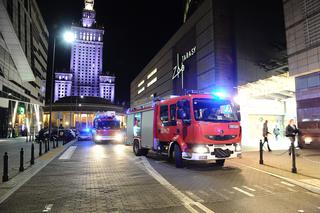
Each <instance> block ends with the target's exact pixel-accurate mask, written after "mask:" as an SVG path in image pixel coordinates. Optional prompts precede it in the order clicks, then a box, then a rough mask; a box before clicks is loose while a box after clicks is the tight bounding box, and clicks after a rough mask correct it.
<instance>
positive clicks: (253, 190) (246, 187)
mask: <svg viewBox="0 0 320 213" xmlns="http://www.w3.org/2000/svg"><path fill="white" fill-rule="evenodd" d="M242 187H243V188H245V189H248V190H250V191H252V192H255V191H256V190H255V189H251V188H249V187H248V186H242Z"/></svg>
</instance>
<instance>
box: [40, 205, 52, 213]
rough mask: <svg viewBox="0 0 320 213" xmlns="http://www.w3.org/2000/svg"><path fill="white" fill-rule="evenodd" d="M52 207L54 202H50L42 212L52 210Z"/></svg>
mask: <svg viewBox="0 0 320 213" xmlns="http://www.w3.org/2000/svg"><path fill="white" fill-rule="evenodd" d="M52 207H53V204H48V205H46V206H45V207H44V210H43V211H42V212H51V209H52Z"/></svg>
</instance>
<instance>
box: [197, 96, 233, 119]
mask: <svg viewBox="0 0 320 213" xmlns="http://www.w3.org/2000/svg"><path fill="white" fill-rule="evenodd" d="M193 110H194V117H195V119H196V120H197V121H209V122H231V121H238V118H237V115H236V111H235V109H234V108H233V107H232V105H231V102H230V101H229V100H214V99H204V98H203V99H193Z"/></svg>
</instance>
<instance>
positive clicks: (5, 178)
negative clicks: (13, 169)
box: [2, 152, 9, 182]
mask: <svg viewBox="0 0 320 213" xmlns="http://www.w3.org/2000/svg"><path fill="white" fill-rule="evenodd" d="M8 163H9V159H8V153H7V152H5V153H4V156H3V176H2V182H7V181H8V180H9V176H8V167H9V166H8Z"/></svg>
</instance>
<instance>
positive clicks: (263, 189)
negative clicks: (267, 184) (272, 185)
mask: <svg viewBox="0 0 320 213" xmlns="http://www.w3.org/2000/svg"><path fill="white" fill-rule="evenodd" d="M254 187H256V188H258V189H261V190H262V191H265V192H268V193H270V194H273V192H272V191H270V190H269V189H265V188H263V187H261V186H258V185H254Z"/></svg>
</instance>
